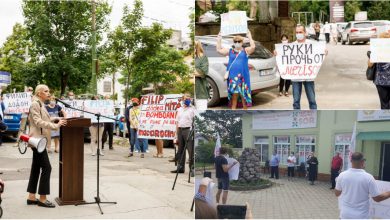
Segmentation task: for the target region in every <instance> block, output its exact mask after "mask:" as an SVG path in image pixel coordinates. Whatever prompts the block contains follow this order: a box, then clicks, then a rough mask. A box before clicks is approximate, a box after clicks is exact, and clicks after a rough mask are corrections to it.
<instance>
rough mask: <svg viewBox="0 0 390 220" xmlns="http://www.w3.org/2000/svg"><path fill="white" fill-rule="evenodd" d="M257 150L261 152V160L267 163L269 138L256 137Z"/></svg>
mask: <svg viewBox="0 0 390 220" xmlns="http://www.w3.org/2000/svg"><path fill="white" fill-rule="evenodd" d="M254 145H255V148H257V149H258V150H259V153H260V160H261V162H265V161H267V160H268V146H269V144H268V137H264V136H262V137H258V136H256V137H255V139H254Z"/></svg>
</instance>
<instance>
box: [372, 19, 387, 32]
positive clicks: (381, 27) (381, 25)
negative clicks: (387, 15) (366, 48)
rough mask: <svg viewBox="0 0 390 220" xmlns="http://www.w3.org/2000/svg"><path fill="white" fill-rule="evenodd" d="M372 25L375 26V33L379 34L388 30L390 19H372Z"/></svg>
mask: <svg viewBox="0 0 390 220" xmlns="http://www.w3.org/2000/svg"><path fill="white" fill-rule="evenodd" d="M372 23H373V24H374V26H375V27H376V34H377V35H378V36H379V35H380V34H381V33H383V32H388V31H390V21H386V20H378V21H372Z"/></svg>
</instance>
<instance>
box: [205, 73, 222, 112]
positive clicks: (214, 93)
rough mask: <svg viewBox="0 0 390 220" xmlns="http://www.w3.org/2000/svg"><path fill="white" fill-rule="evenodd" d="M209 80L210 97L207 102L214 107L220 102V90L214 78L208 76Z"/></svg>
mask: <svg viewBox="0 0 390 220" xmlns="http://www.w3.org/2000/svg"><path fill="white" fill-rule="evenodd" d="M207 82H208V89H209V98H208V102H207V106H209V107H212V106H215V105H217V104H218V103H219V100H220V97H219V91H218V87H217V84H215V82H214V80H212V79H211V78H209V77H207Z"/></svg>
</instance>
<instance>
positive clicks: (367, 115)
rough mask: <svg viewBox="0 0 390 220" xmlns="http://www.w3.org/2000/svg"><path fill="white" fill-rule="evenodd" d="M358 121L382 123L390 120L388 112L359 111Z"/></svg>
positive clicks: (389, 111) (389, 112)
mask: <svg viewBox="0 0 390 220" xmlns="http://www.w3.org/2000/svg"><path fill="white" fill-rule="evenodd" d="M357 120H358V121H384V120H390V110H359V111H358V115H357Z"/></svg>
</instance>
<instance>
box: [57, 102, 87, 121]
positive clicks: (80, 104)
mask: <svg viewBox="0 0 390 220" xmlns="http://www.w3.org/2000/svg"><path fill="white" fill-rule="evenodd" d="M62 101H63V102H65V103H67V104H69V105H70V106H72V107H73V108H77V109H84V100H62ZM57 104H58V105H59V106H61V108H62V109H64V111H65V112H66V118H78V117H81V116H83V115H84V114H83V113H82V112H81V111H77V110H74V109H71V108H67V107H65V106H64V105H63V104H62V103H59V102H58V103H57Z"/></svg>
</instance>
